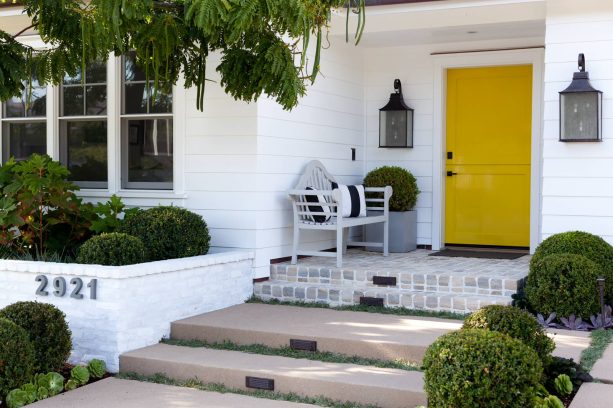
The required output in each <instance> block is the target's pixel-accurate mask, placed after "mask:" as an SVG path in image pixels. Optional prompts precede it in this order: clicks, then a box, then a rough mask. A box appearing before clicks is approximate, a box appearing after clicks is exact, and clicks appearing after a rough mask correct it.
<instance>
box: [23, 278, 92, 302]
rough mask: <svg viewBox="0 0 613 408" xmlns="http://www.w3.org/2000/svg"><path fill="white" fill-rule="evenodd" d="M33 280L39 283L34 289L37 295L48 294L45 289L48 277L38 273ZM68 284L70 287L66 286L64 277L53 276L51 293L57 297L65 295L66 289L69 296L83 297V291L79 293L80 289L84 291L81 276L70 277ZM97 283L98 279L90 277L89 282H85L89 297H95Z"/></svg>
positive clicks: (74, 297)
mask: <svg viewBox="0 0 613 408" xmlns="http://www.w3.org/2000/svg"><path fill="white" fill-rule="evenodd" d="M34 280H35V281H36V282H40V285H38V289H36V294H37V295H38V296H48V295H49V292H48V291H47V290H46V289H47V286H48V285H49V278H47V277H46V276H45V275H38V276H37V277H36V279H34ZM69 284H70V286H71V288H69V287H68V284H67V283H66V279H64V278H62V277H61V276H58V277H56V278H53V280H52V281H51V287H52V288H53V294H54V295H55V296H57V297H63V296H65V295H66V293H67V292H68V291H70V297H71V298H73V299H83V293H81V292H82V291H84V290H83V280H82V279H81V278H72V279H70V282H69ZM97 284H98V279H91V280H90V281H89V283H88V284H87V288H88V289H89V298H90V299H96V296H97V293H96V290H97ZM50 289H51V288H50ZM85 290H87V289H85Z"/></svg>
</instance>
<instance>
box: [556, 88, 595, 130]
mask: <svg viewBox="0 0 613 408" xmlns="http://www.w3.org/2000/svg"><path fill="white" fill-rule="evenodd" d="M599 97H600V94H599V93H598V92H571V93H565V94H562V95H561V98H560V102H561V106H560V113H561V115H562V120H561V121H560V126H561V127H562V128H561V132H560V138H561V140H598V138H599V133H600V132H599V128H598V127H599V125H600V124H599V123H598V118H599V114H600V113H599V103H598V102H599V100H598V99H599Z"/></svg>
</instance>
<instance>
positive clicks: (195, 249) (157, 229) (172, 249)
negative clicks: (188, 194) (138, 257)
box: [120, 206, 211, 261]
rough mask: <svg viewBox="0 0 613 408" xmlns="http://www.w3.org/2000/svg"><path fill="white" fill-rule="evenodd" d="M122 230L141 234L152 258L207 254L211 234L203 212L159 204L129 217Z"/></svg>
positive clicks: (152, 259) (148, 257) (136, 235)
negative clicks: (196, 212) (202, 214)
mask: <svg viewBox="0 0 613 408" xmlns="http://www.w3.org/2000/svg"><path fill="white" fill-rule="evenodd" d="M120 232H124V233H126V234H129V235H132V236H135V237H137V238H140V240H141V241H142V242H143V244H144V245H145V250H146V251H147V254H146V257H147V259H148V260H150V261H158V260H162V259H174V258H184V257H187V256H196V255H204V254H206V253H207V252H208V251H209V243H210V240H211V237H210V235H209V230H208V228H207V225H206V222H204V220H203V219H202V217H201V216H199V215H198V214H195V213H193V212H191V211H188V210H186V209H184V208H179V207H165V206H161V207H155V208H150V209H148V210H145V211H139V212H137V213H135V214H133V215H130V216H129V217H127V218H126V220H125V221H124V223H123V225H122V226H121V227H120Z"/></svg>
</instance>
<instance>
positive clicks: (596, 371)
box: [590, 343, 613, 384]
mask: <svg viewBox="0 0 613 408" xmlns="http://www.w3.org/2000/svg"><path fill="white" fill-rule="evenodd" d="M590 374H591V375H592V377H594V378H595V379H597V380H599V381H601V382H603V383H608V384H613V343H612V344H609V346H608V347H607V349H606V350H605V352H604V354H603V355H602V357H601V358H600V360H598V361H596V364H594V367H592V371H590Z"/></svg>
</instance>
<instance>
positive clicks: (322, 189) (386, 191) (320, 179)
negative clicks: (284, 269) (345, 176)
mask: <svg viewBox="0 0 613 408" xmlns="http://www.w3.org/2000/svg"><path fill="white" fill-rule="evenodd" d="M332 183H336V180H335V179H334V177H333V176H332V175H331V174H330V173H328V171H327V170H326V168H325V167H324V166H323V164H321V162H319V161H317V160H313V161H311V162H309V163H308V164H307V166H306V168H305V171H304V173H303V175H302V176H301V177H300V180H299V181H298V184H297V185H296V186H295V187H294V189H293V190H290V191H288V194H289V197H290V199H291V200H292V206H293V210H294V243H293V248H292V264H296V262H297V260H298V255H308V256H329V257H336V266H337V267H338V268H340V267H342V264H343V254H344V253H346V252H347V245H352V246H369V247H383V256H387V255H388V228H389V225H388V223H389V199H390V197H391V196H392V187H391V186H387V187H368V188H365V192H367V193H383V198H369V197H368V195H366V209H367V210H370V211H378V212H380V213H379V214H377V215H368V216H365V217H343V216H342V211H340V213H339V212H337V209H339V208H343V207H342V201H341V200H342V194H341V193H340V191H339V190H338V189H335V190H332ZM307 187H310V188H313V189H314V190H309V189H307ZM306 196H315V197H317V196H323V197H324V198H325V200H326V204H325V205H323V206H322V205H321V204H318V203H313V202H308V201H307V199H306ZM379 196H380V195H379ZM375 203H378V204H379V206H377V207H374V206H373V204H375ZM381 203H382V204H383V206H380V205H381ZM313 207H328V208H329V210H330V211H329V212H314V211H311V210H312V209H313ZM322 211H323V209H322ZM318 215H323V216H326V217H328V216H330V219H329V220H328V221H326V222H315V221H314V220H313V217H314V216H318ZM379 222H382V223H383V237H382V242H353V241H351V242H348V238H349V228H350V227H355V226H359V225H366V224H374V223H379ZM300 230H324V231H336V252H324V251H303V250H300V249H299V242H300Z"/></svg>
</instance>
